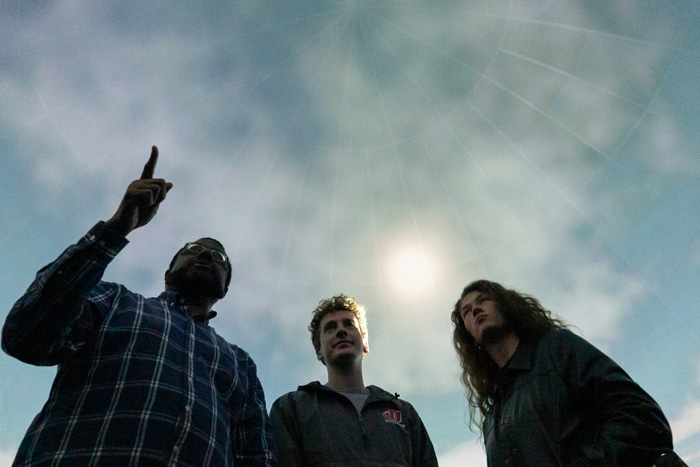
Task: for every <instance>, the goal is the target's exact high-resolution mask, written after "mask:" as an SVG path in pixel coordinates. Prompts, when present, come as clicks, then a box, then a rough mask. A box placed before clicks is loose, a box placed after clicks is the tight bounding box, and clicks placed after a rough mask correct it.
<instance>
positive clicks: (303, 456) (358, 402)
mask: <svg viewBox="0 0 700 467" xmlns="http://www.w3.org/2000/svg"><path fill="white" fill-rule="evenodd" d="M309 331H311V341H312V342H313V344H314V348H315V350H316V355H317V357H318V359H319V360H320V361H321V362H322V363H323V364H324V365H325V366H326V369H327V371H328V382H327V383H326V384H321V383H319V382H318V381H315V382H312V383H309V384H307V385H305V386H299V388H298V389H297V390H296V391H293V392H290V393H287V394H285V395H284V396H282V397H280V398H279V399H277V400H276V401H275V403H274V404H273V406H272V410H271V412H270V416H271V418H272V424H273V429H274V433H275V438H276V442H277V459H278V463H279V465H280V466H281V467H287V466H324V465H327V466H330V465H343V466H347V467H352V466H383V465H396V466H414V467H431V466H437V465H438V463H437V458H436V456H435V450H434V449H433V445H432V443H431V441H430V437H429V436H428V433H427V431H426V430H425V426H423V422H422V421H421V419H420V417H419V416H418V413H417V412H416V411H415V409H414V408H413V406H412V405H411V404H409V403H408V402H406V401H404V400H401V399H399V397H398V395H392V394H390V393H388V392H386V391H384V390H383V389H381V388H379V387H377V386H367V387H365V384H364V381H363V379H362V360H363V358H364V356H365V354H366V353H367V352H368V351H369V346H368V344H367V319H366V316H365V309H364V307H363V306H362V305H360V304H359V303H357V301H356V300H355V299H354V298H352V297H348V296H345V295H337V296H335V297H332V298H330V299H327V300H322V301H321V302H320V304H319V306H318V307H317V308H316V309H315V310H314V312H313V319H312V321H311V325H310V326H309Z"/></svg>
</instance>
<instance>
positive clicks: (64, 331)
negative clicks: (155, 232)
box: [2, 146, 273, 467]
mask: <svg viewBox="0 0 700 467" xmlns="http://www.w3.org/2000/svg"><path fill="white" fill-rule="evenodd" d="M157 159H158V150H157V148H156V147H155V146H154V147H153V151H152V153H151V157H150V159H149V161H148V163H147V164H146V166H145V167H144V169H143V173H142V175H141V178H140V179H139V180H135V181H133V182H132V183H131V184H130V185H129V187H128V188H127V190H126V194H125V195H124V198H123V199H122V201H121V204H120V206H119V209H118V210H117V212H116V213H115V214H114V216H113V217H112V218H111V219H109V220H108V221H107V222H99V223H97V224H96V225H95V226H94V227H93V228H92V229H91V230H90V231H89V232H88V234H87V235H85V236H84V237H83V238H82V239H80V241H79V242H78V243H77V244H75V245H72V246H71V247H69V248H68V249H67V250H66V251H65V252H63V254H61V256H59V258H58V259H57V260H56V261H54V262H53V263H51V264H49V265H48V266H46V267H44V268H43V269H41V270H40V271H39V273H38V274H37V277H36V279H35V281H34V282H33V283H32V285H31V286H30V287H29V289H28V290H27V292H26V293H25V295H24V296H23V297H22V298H20V299H19V300H18V301H17V303H15V305H14V307H13V308H12V311H11V312H10V314H9V315H8V317H7V321H6V322H5V326H4V327H3V330H2V348H3V350H5V352H7V353H8V354H10V355H12V356H14V357H16V358H18V359H19V360H22V361H24V362H27V363H30V364H34V365H58V372H57V374H56V379H55V380H54V384H53V387H52V388H51V393H50V394H49V399H48V401H47V402H46V404H45V405H44V407H43V409H42V411H41V412H40V413H39V414H38V415H37V416H36V418H35V419H34V421H33V422H32V424H31V426H30V427H29V430H28V431H27V434H26V435H25V437H24V440H23V441H22V443H21V445H20V447H19V450H18V453H17V457H16V459H15V463H14V465H21V466H25V465H27V466H29V465H31V466H39V465H42V466H43V465H52V466H70V467H73V466H83V465H85V466H87V465H97V466H101V465H104V466H107V465H108V466H121V465H124V466H126V465H143V466H149V467H150V466H166V465H168V466H174V465H177V466H192V467H201V466H204V465H212V466H217V467H218V466H233V465H234V462H235V465H236V466H241V465H244V466H270V465H273V462H272V449H273V446H272V433H271V430H270V427H269V419H268V415H267V409H266V407H265V397H264V394H263V389H262V386H261V385H260V381H259V380H258V377H257V373H256V367H255V364H254V363H253V361H252V360H251V359H250V357H249V356H248V354H247V353H246V352H244V351H243V350H241V349H240V348H238V347H237V346H235V345H232V344H229V343H228V342H226V341H225V340H224V339H223V338H222V337H220V336H219V335H218V334H217V333H216V332H215V331H214V329H213V328H211V327H209V325H208V322H209V320H210V319H211V318H213V317H214V316H215V315H216V312H214V311H212V306H213V305H214V304H215V303H216V302H217V301H218V300H219V299H221V298H223V297H224V296H225V295H226V292H227V291H228V284H229V282H230V280H231V264H230V262H229V260H228V257H227V256H226V252H225V250H224V247H223V246H222V245H221V244H220V243H219V242H218V241H216V240H214V239H210V238H202V239H199V240H197V241H195V242H191V243H188V244H186V245H185V246H184V247H183V248H182V249H180V251H178V253H177V254H176V255H175V257H174V258H173V260H172V262H171V264H170V267H169V268H168V270H167V271H166V272H165V292H163V293H162V294H160V295H159V296H158V297H152V298H146V297H144V296H142V295H139V294H136V293H134V292H131V291H129V290H127V289H126V287H124V286H123V285H120V284H114V283H108V282H103V281H101V278H102V275H103V273H104V271H105V268H106V267H107V265H108V264H109V263H110V261H111V260H112V259H113V258H114V257H115V256H116V255H117V253H118V252H119V251H120V250H121V249H122V248H124V247H125V246H126V244H127V243H128V242H127V240H126V238H125V237H126V235H127V234H129V232H131V231H132V230H134V229H136V228H138V227H141V226H143V225H146V224H147V223H148V222H149V221H150V220H151V219H152V218H153V216H154V215H155V214H156V211H157V210H158V207H159V205H160V203H161V202H162V201H163V200H164V199H165V195H166V193H167V192H168V191H169V190H170V188H171V187H172V184H171V183H168V182H166V181H165V180H163V179H158V178H153V172H154V170H155V166H156V162H157Z"/></svg>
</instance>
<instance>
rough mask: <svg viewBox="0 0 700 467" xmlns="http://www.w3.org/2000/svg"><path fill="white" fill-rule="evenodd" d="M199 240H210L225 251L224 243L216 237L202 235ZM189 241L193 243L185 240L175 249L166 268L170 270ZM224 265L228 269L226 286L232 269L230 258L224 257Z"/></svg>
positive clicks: (229, 280) (229, 281)
mask: <svg viewBox="0 0 700 467" xmlns="http://www.w3.org/2000/svg"><path fill="white" fill-rule="evenodd" d="M200 240H209V241H212V242H214V243H216V244H217V245H218V246H220V247H221V249H222V250H223V252H224V253H226V248H224V245H223V244H222V243H221V242H220V241H218V240H217V239H215V238H211V237H202V238H200ZM189 243H193V242H187V243H186V244H185V246H183V247H182V248H180V249H179V250H177V253H175V256H173V259H171V260H170V265H169V266H168V270H171V269H172V268H173V265H174V264H175V261H176V260H177V257H178V256H179V255H180V253H182V252H183V251H184V250H185V248H186V247H187V245H188V244H189ZM226 258H228V255H226ZM226 266H227V269H228V270H227V271H226V287H228V285H229V284H230V283H231V275H232V274H233V271H232V270H231V260H230V259H226Z"/></svg>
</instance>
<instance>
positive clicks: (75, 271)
mask: <svg viewBox="0 0 700 467" xmlns="http://www.w3.org/2000/svg"><path fill="white" fill-rule="evenodd" d="M157 160H158V149H157V148H156V147H155V146H154V147H153V151H152V152H151V157H150V159H149V160H148V162H147V163H146V166H145V167H144V170H143V173H142V174H141V178H140V179H139V180H135V181H134V182H132V183H131V184H130V185H129V187H128V188H127V190H126V194H125V195H124V197H123V199H122V201H121V204H120V206H119V209H118V210H117V213H116V214H115V215H114V216H113V217H112V218H111V219H110V220H109V221H107V222H99V223H98V224H97V225H95V227H93V228H92V229H91V230H90V232H89V233H88V234H87V235H85V236H84V237H83V238H82V239H80V241H79V242H78V243H77V244H75V245H72V246H70V247H68V249H66V250H65V251H64V252H63V253H62V254H61V256H59V257H58V259H57V260H56V261H54V262H52V263H51V264H49V265H47V266H45V267H44V268H42V269H41V270H40V271H39V272H38V273H37V275H36V278H35V280H34V282H33V283H32V284H31V285H30V286H29V288H28V289H27V291H26V292H25V294H24V295H23V296H22V297H21V298H20V299H19V300H18V301H17V302H16V303H15V304H14V306H13V307H12V310H11V311H10V313H9V315H8V316H7V320H6V321H5V325H4V326H3V329H2V348H3V350H4V351H5V352H7V353H8V354H9V355H12V356H14V357H16V358H18V359H19V360H22V361H24V362H27V363H31V364H34V365H55V364H57V363H60V362H61V361H62V360H64V359H66V358H69V357H70V356H71V355H73V354H74V353H75V352H77V351H79V350H80V349H81V348H83V347H84V346H85V345H86V344H87V343H88V342H89V341H90V340H91V339H92V336H93V335H94V330H95V329H97V328H98V327H99V325H100V324H101V321H102V317H103V316H104V315H105V314H106V312H107V311H108V309H109V307H110V304H111V300H112V299H113V296H114V294H115V293H116V287H117V286H116V285H112V286H107V285H106V284H104V283H100V280H101V278H102V275H103V273H104V271H105V268H106V267H107V265H108V264H109V263H110V261H111V260H112V259H113V258H114V257H115V256H116V254H117V253H118V252H119V251H120V250H121V249H122V248H124V246H125V245H126V244H127V241H126V239H125V238H124V236H125V235H126V234H128V233H129V232H130V231H131V230H133V229H135V228H137V227H140V226H142V225H145V224H146V223H148V222H149V221H150V220H151V219H152V218H153V216H154V215H155V213H156V211H157V209H158V205H159V204H160V203H161V202H162V201H163V199H164V198H165V194H166V193H167V191H168V190H169V189H170V187H172V184H170V183H168V182H165V180H162V179H153V178H152V177H153V171H154V169H155V165H156V162H157ZM98 284H101V285H100V287H101V288H100V290H98V289H96V287H97V286H98Z"/></svg>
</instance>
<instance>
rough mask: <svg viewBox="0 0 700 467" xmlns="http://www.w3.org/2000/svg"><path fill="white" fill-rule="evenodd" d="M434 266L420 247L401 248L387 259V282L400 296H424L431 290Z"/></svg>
mask: <svg viewBox="0 0 700 467" xmlns="http://www.w3.org/2000/svg"><path fill="white" fill-rule="evenodd" d="M434 269H435V268H434V265H433V261H431V258H430V255H429V254H428V253H427V252H426V251H425V249H423V248H420V247H402V248H399V249H397V250H395V251H393V252H392V254H391V256H390V257H389V280H390V282H391V284H392V285H393V286H394V288H395V289H396V290H397V292H399V293H400V294H405V295H411V296H416V295H424V294H426V293H428V292H430V291H431V290H433V285H434V283H433V281H434V277H433V275H434Z"/></svg>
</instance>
